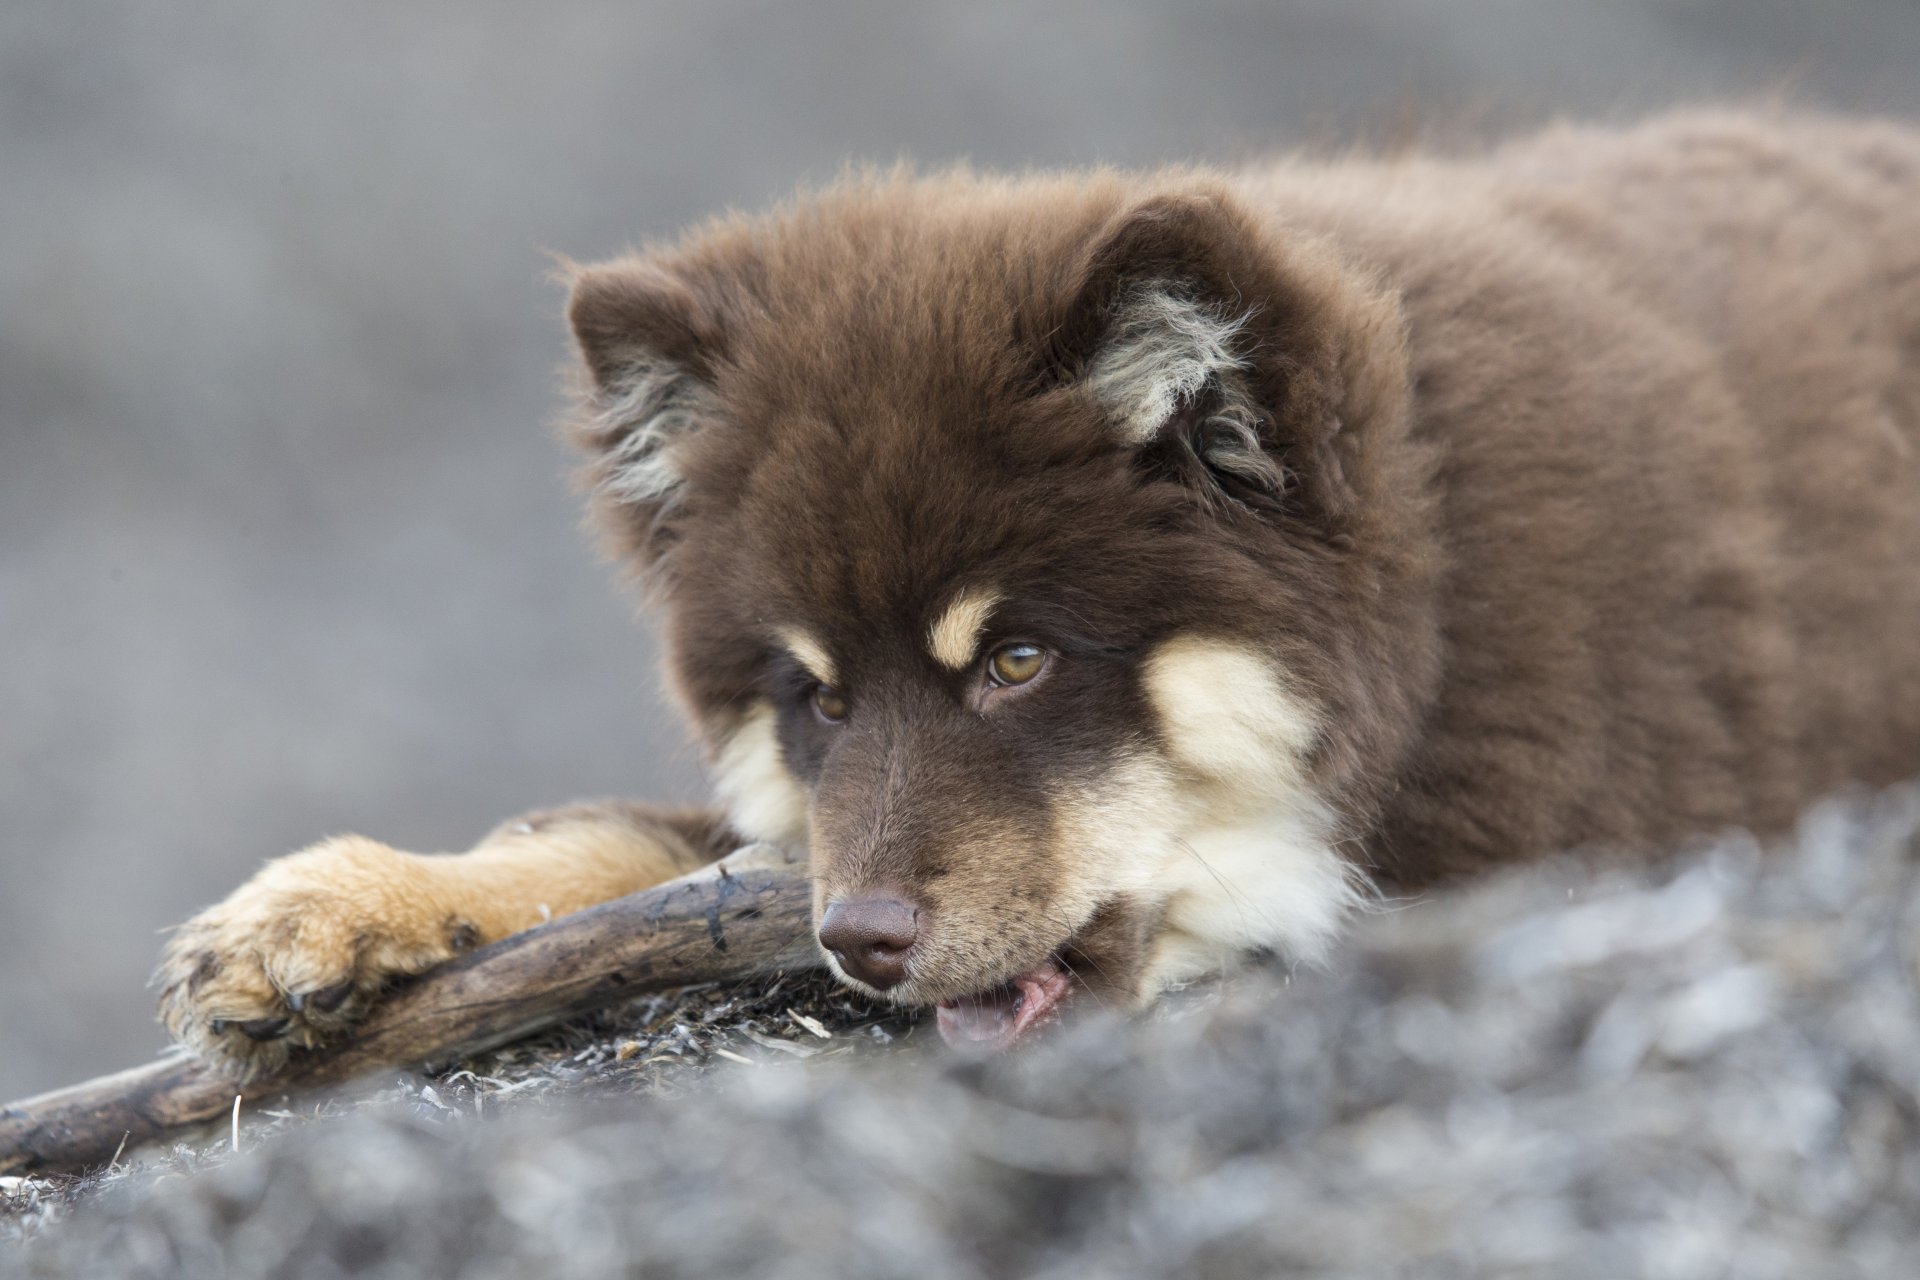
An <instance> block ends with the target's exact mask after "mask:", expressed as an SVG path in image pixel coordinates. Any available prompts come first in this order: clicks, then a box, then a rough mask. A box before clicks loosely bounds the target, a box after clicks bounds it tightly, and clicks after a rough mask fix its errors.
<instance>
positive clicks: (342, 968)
mask: <svg viewBox="0 0 1920 1280" xmlns="http://www.w3.org/2000/svg"><path fill="white" fill-rule="evenodd" d="M432 861H433V860H432V859H429V858H423V857H420V856H418V855H414V854H407V853H402V852H400V851H398V850H395V849H392V848H389V847H388V846H386V845H383V844H380V843H378V842H376V841H373V840H367V839H362V838H360V837H358V836H344V837H340V838H337V839H333V840H327V841H323V842H321V843H320V844H317V845H314V846H313V847H312V848H309V849H306V850H303V851H302V852H299V853H296V854H292V855H290V856H288V857H284V858H280V859H277V860H275V861H273V862H270V863H268V864H267V865H266V867H264V868H263V869H262V870H261V871H260V872H259V874H257V875H255V876H254V877H253V879H252V880H250V881H248V882H247V883H246V884H244V885H242V886H241V887H240V888H239V889H238V890H236V891H235V892H234V893H233V895H232V896H230V897H229V898H227V899H226V901H224V902H221V903H220V904H218V905H217V906H213V907H210V908H208V909H207V910H205V911H203V912H201V913H200V914H199V915H197V916H195V917H194V918H193V919H191V920H189V921H187V923H186V924H184V925H182V926H181V927H180V928H179V929H178V930H177V931H175V933H174V935H173V937H172V938H171V939H170V940H169V942H168V944H167V948H166V951H165V953H164V954H163V956H162V957H161V961H160V967H159V969H158V971H157V972H156V973H155V975H154V982H155V985H156V986H158V987H159V989H160V1017H161V1020H162V1021H163V1022H165V1023H166V1026H167V1030H168V1031H170V1032H171V1033H172V1034H173V1036H174V1038H175V1039H177V1040H179V1041H180V1042H181V1043H182V1044H184V1045H186V1046H187V1047H188V1048H190V1049H192V1050H193V1051H194V1052H195V1053H196V1054H198V1055H199V1056H201V1057H202V1058H205V1059H206V1060H208V1061H210V1062H212V1063H214V1064H216V1065H217V1066H219V1067H221V1068H223V1069H224V1070H226V1071H228V1072H229V1073H230V1074H232V1075H233V1076H235V1077H236V1078H238V1079H246V1078H250V1077H254V1076H258V1075H261V1074H264V1073H267V1072H270V1071H273V1070H275V1069H277V1068H279V1067H280V1066H282V1065H283V1064H284V1063H285V1062H286V1059H287V1055H288V1052H289V1050H290V1049H292V1048H294V1047H296V1046H300V1047H311V1046H313V1045H315V1044H318V1043H319V1042H320V1041H322V1040H324V1039H325V1038H327V1037H328V1036H329V1035H331V1034H333V1033H336V1032H338V1031H339V1030H340V1029H342V1028H343V1027H346V1026H347V1025H349V1024H350V1023H352V1022H354V1021H355V1020H356V1019H358V1018H360V1017H362V1016H364V1015H365V1013H366V1012H367V1010H368V1008H369V1007H370V1006H371V1004H372V1003H373V1001H374V1000H375V998H376V997H378V995H379V994H380V991H381V989H382V988H383V987H385V986H386V985H387V984H388V983H389V982H390V981H392V980H393V979H395V978H398V977H403V976H406V975H410V974H416V973H419V972H421V971H423V970H425V969H429V968H431V967H433V966H434V965H436V964H439V963H441V962H442V961H444V960H447V959H449V958H451V957H452V956H454V955H456V954H458V953H459V952H460V951H463V950H465V949H467V948H469V947H472V946H474V945H475V944H477V943H478V942H480V941H482V938H481V936H480V931H479V929H478V928H477V927H476V926H475V925H474V924H473V923H472V922H471V921H468V920H466V919H464V918H462V916H461V915H460V914H459V913H458V912H457V911H452V910H449V909H448V906H447V904H446V903H445V902H444V901H443V900H442V894H441V893H439V892H437V891H436V890H437V889H438V888H439V885H438V883H437V881H438V880H439V877H438V876H437V875H436V874H435V869H434V868H433V866H432V865H431V863H432Z"/></svg>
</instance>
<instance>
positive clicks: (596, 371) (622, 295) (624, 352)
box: [567, 259, 726, 521]
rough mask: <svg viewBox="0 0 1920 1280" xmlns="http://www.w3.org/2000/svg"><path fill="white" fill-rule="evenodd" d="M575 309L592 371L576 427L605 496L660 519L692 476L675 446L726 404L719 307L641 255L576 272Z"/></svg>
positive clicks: (578, 338)
mask: <svg viewBox="0 0 1920 1280" xmlns="http://www.w3.org/2000/svg"><path fill="white" fill-rule="evenodd" d="M567 319H568V321H569V323H570V324H571V325H572V327H573V336H574V340H575V342H576V343H577V344H578V346H579V351H580V358H581V361H582V363H583V365H584V366H585V370H586V375H587V380H586V385H585V386H584V387H583V388H582V395H581V398H580V399H581V403H580V411H579V412H578V413H577V414H576V415H575V418H574V422H573V435H574V437H575V440H576V442H577V443H578V444H579V445H580V446H581V447H582V448H584V449H585V450H586V451H587V453H588V455H589V459H590V461H589V463H588V476H589V480H590V483H591V484H592V485H593V488H594V491H595V494H596V496H598V497H600V498H602V499H607V500H611V501H612V502H614V503H616V504H619V505H622V506H625V507H628V508H631V509H632V514H636V515H646V516H648V517H649V520H650V521H652V520H657V517H658V516H659V515H660V514H661V513H662V512H664V511H665V510H666V509H668V508H670V507H671V506H672V505H673V503H674V501H675V500H676V498H677V497H678V494H679V491H680V488H681V486H682V484H683V483H684V480H685V476H684V473H683V471H682V469H681V467H680V466H679V464H678V462H677V460H676V457H675V451H676V448H677V447H678V446H679V445H681V444H682V443H683V442H684V441H685V440H686V439H687V438H688V436H689V435H690V434H691V433H692V432H693V431H695V430H696V429H697V428H698V427H699V426H700V424H701V423H702V422H703V421H706V420H709V419H711V418H712V417H713V416H714V414H715V413H716V412H717V410H716V408H715V404H714V396H713V377H714V370H715V368H716V367H717V365H718V363H719V362H720V361H722V360H723V359H724V358H725V355H726V343H725V329H724V327H723V325H722V324H721V321H720V317H719V316H718V314H717V309H716V308H715V307H714V306H713V305H712V303H711V301H710V300H708V299H705V298H703V297H702V296H701V295H700V294H699V293H697V292H696V290H695V289H693V288H692V287H691V286H690V285H689V284H688V283H687V282H685V281H684V280H682V279H680V278H679V277H677V276H675V275H673V274H671V273H669V272H668V271H666V270H664V269H662V268H660V267H657V266H655V265H653V264H651V263H649V262H647V261H646V260H644V259H632V260H627V261H622V262H615V263H612V264H609V265H606V266H599V267H590V268H586V269H583V270H580V271H578V272H577V273H575V274H574V276H573V288H572V296H571V297H570V298H569V300H568V303H567Z"/></svg>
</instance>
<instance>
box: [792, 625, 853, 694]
mask: <svg viewBox="0 0 1920 1280" xmlns="http://www.w3.org/2000/svg"><path fill="white" fill-rule="evenodd" d="M779 636H780V643H781V644H784V645H785V646H787V652H788V653H791V654H792V655H793V656H794V658H795V659H797V660H798V661H799V663H800V665H801V666H803V667H805V668H806V669H807V674H808V675H810V676H812V677H813V678H814V679H815V680H818V681H819V682H820V683H821V684H824V685H827V686H828V687H830V688H837V687H838V686H839V684H840V680H839V677H838V675H837V674H836V673H835V671H834V668H833V659H832V658H831V657H830V656H828V654H827V650H826V647H825V646H824V645H822V644H821V643H820V642H819V641H818V640H815V639H814V638H813V637H812V636H810V635H808V634H807V633H806V632H804V631H802V630H800V628H798V627H781V628H780V629H779Z"/></svg>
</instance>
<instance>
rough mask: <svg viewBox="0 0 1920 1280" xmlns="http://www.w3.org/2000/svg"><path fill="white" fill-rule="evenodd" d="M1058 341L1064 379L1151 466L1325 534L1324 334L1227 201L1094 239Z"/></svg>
mask: <svg viewBox="0 0 1920 1280" xmlns="http://www.w3.org/2000/svg"><path fill="white" fill-rule="evenodd" d="M1064 297H1065V299H1066V301H1065V305H1064V306H1063V307H1062V308H1061V310H1060V311H1059V312H1058V313H1057V315H1056V318H1055V321H1054V323H1053V324H1052V326H1051V327H1050V333H1051V341H1050V350H1049V352H1048V353H1047V356H1048V359H1049V360H1050V361H1051V363H1052V365H1053V367H1054V369H1055V372H1056V376H1058V377H1060V378H1062V379H1063V380H1064V381H1066V382H1068V383H1069V384H1073V385H1078V386H1081V387H1084V388H1085V389H1086V390H1087V391H1088V392H1090V393H1091V394H1092V395H1093V396H1094V397H1095V399H1096V400H1097V401H1098V403H1099V405H1100V408H1101V411H1102V413H1103V415H1104V416H1105V418H1106V419H1107V422H1108V424H1109V428H1110V429H1111V430H1112V431H1113V432H1114V433H1115V435H1116V436H1117V437H1118V439H1119V440H1120V441H1121V442H1123V443H1125V444H1127V445H1129V446H1131V447H1134V448H1136V449H1137V450H1139V454H1140V459H1141V463H1142V465H1143V466H1145V467H1148V468H1150V469H1153V470H1156V471H1172V472H1175V473H1178V474H1180V475H1182V476H1183V477H1184V478H1186V479H1188V480H1190V481H1192V482H1193V483H1194V484H1195V485H1196V486H1197V487H1199V488H1200V490H1201V491H1202V492H1204V493H1207V494H1209V495H1220V494H1224V495H1225V496H1228V497H1230V498H1232V499H1234V500H1235V501H1237V502H1238V503H1239V504H1240V505H1241V506H1244V507H1250V508H1253V509H1255V510H1257V511H1262V512H1266V513H1270V514H1275V515H1279V514H1287V515H1291V516H1293V517H1296V518H1298V519H1302V520H1305V521H1307V522H1308V523H1310V524H1314V525H1324V522H1325V517H1326V516H1327V515H1328V514H1329V513H1330V512H1329V508H1330V507H1331V506H1332V505H1336V503H1337V499H1336V495H1335V494H1334V493H1333V492H1332V490H1331V489H1330V488H1329V486H1328V484H1327V483H1326V481H1327V480H1328V479H1329V477H1326V476H1324V475H1314V474H1309V473H1310V472H1312V471H1314V470H1315V466H1314V462H1315V458H1316V456H1317V455H1318V454H1319V453H1320V452H1321V451H1322V450H1323V449H1324V447H1325V444H1326V439H1327V437H1328V436H1330V434H1331V422H1330V418H1329V415H1328V413H1327V410H1326V403H1327V399H1326V392H1327V389H1328V388H1327V386H1326V379H1325V377H1324V374H1323V371H1324V370H1325V369H1326V367H1327V365H1328V363H1329V361H1328V359H1327V356H1328V350H1327V348H1328V341H1327V337H1326V335H1325V333H1324V332H1323V329H1324V326H1316V325H1315V324H1314V316H1313V314H1312V313H1313V311H1314V310H1315V308H1314V307H1313V305H1312V303H1311V302H1310V300H1309V299H1308V297H1307V296H1306V292H1305V291H1304V290H1303V289H1302V287H1301V285H1300V283H1299V282H1298V281H1296V280H1294V279H1293V278H1291V276H1290V275H1289V272H1288V264H1287V261H1286V255H1285V253H1284V251H1283V249H1282V247H1281V246H1278V245H1276V244H1274V243H1273V241H1272V239H1271V237H1270V235H1269V234H1268V233H1267V232H1266V231H1265V230H1263V229H1262V228H1261V227H1260V226H1259V225H1258V224H1257V223H1256V222H1254V221H1253V220H1252V219H1251V218H1249V217H1248V216H1247V215H1246V214H1245V213H1244V212H1243V211H1242V210H1241V209H1239V208H1238V207H1237V205H1236V204H1234V203H1233V201H1232V200H1231V198H1230V197H1228V196H1226V195H1225V194H1223V193H1216V192H1209V191H1199V192H1194V193H1184V194H1175V195H1162V196H1156V197H1152V198H1149V199H1146V200H1144V201H1142V202H1140V203H1137V204H1135V205H1133V206H1131V207H1129V208H1126V209H1124V210H1122V211H1121V212H1120V213H1118V214H1117V215H1115V216H1114V217H1113V218H1112V219H1111V220H1110V221H1109V222H1108V223H1107V225H1106V226H1105V227H1103V228H1102V229H1101V231H1100V232H1099V233H1098V234H1097V235H1096V236H1095V237H1094V238H1093V240H1092V243H1091V245H1090V246H1089V248H1088V249H1087V251H1086V253H1085V256H1084V257H1083V258H1082V259H1081V265H1080V268H1079V270H1078V272H1077V273H1076V275H1075V277H1074V278H1073V280H1072V281H1071V283H1070V287H1069V288H1068V289H1067V290H1066V292H1065V294H1064Z"/></svg>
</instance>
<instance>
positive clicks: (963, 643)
mask: <svg viewBox="0 0 1920 1280" xmlns="http://www.w3.org/2000/svg"><path fill="white" fill-rule="evenodd" d="M999 602H1000V593H999V592H998V591H996V590H994V589H993V588H992V587H969V588H967V589H966V590H964V591H962V592H961V593H960V594H959V595H957V596H955V597H954V598H953V600H952V602H951V603H949V604H948V605H947V607H946V608H945V609H943V610H941V612H940V616H939V617H938V618H936V619H934V623H933V625H932V626H931V627H929V628H928V629H927V650H928V652H930V653H932V654H933V660H934V661H935V662H938V663H939V664H940V665H941V666H943V667H945V668H947V670H949V671H962V670H965V669H966V668H967V667H968V666H970V665H971V664H972V662H973V656H974V653H975V651H976V650H977V649H978V647H979V644H980V632H981V630H982V629H984V628H985V627H986V625H987V619H988V618H989V617H991V616H992V614H993V606H994V605H996V604H998V603H999Z"/></svg>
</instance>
